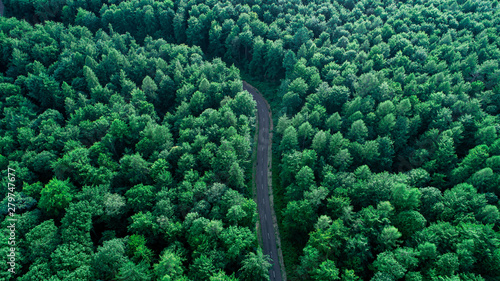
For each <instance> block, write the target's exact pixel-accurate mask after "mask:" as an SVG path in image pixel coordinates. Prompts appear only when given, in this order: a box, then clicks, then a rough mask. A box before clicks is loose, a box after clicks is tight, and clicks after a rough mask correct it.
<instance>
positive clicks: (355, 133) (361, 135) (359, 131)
mask: <svg viewBox="0 0 500 281" xmlns="http://www.w3.org/2000/svg"><path fill="white" fill-rule="evenodd" d="M366 137H368V128H367V127H366V125H365V122H364V121H363V120H356V121H354V122H353V123H352V124H351V128H350V130H349V139H351V140H352V141H357V142H359V143H363V142H364V141H365V139H366Z"/></svg>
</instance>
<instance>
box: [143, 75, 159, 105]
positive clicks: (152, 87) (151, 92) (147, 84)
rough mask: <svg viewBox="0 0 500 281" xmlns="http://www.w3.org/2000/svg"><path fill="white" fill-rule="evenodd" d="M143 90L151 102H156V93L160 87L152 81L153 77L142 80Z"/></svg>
mask: <svg viewBox="0 0 500 281" xmlns="http://www.w3.org/2000/svg"><path fill="white" fill-rule="evenodd" d="M141 89H142V90H143V91H144V93H145V94H146V96H147V97H148V98H149V100H150V101H156V99H157V95H156V92H157V91H158V86H157V85H156V83H155V81H154V80H153V79H151V77H149V76H146V77H144V79H143V80H142V87H141Z"/></svg>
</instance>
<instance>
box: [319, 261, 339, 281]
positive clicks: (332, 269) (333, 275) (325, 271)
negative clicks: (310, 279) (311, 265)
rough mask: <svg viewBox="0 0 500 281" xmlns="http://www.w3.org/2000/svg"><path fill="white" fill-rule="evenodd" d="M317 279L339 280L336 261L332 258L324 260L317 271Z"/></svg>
mask: <svg viewBox="0 0 500 281" xmlns="http://www.w3.org/2000/svg"><path fill="white" fill-rule="evenodd" d="M315 273H316V274H315V276H314V279H315V280H325V281H327V280H328V281H329V280H339V279H340V277H339V270H338V268H337V267H336V266H335V262H334V261H331V260H326V261H324V262H322V263H321V264H320V266H319V268H318V269H317V270H316V272H315Z"/></svg>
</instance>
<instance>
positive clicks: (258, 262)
mask: <svg viewBox="0 0 500 281" xmlns="http://www.w3.org/2000/svg"><path fill="white" fill-rule="evenodd" d="M270 268H271V260H270V258H269V256H266V255H264V254H263V253H262V249H261V248H257V253H253V252H251V253H249V254H248V255H247V256H246V257H245V259H244V260H243V261H242V267H241V269H240V273H241V278H242V280H255V281H261V280H262V281H264V280H269V269H270Z"/></svg>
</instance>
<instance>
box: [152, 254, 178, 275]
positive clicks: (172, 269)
mask: <svg viewBox="0 0 500 281" xmlns="http://www.w3.org/2000/svg"><path fill="white" fill-rule="evenodd" d="M182 262H183V258H182V257H181V256H179V255H178V254H176V253H175V252H172V251H170V250H166V251H165V252H164V253H163V254H162V255H161V256H160V260H159V261H158V263H157V264H155V265H154V272H155V275H156V276H157V278H158V280H176V279H178V278H180V277H181V276H182V275H183V272H184V268H183V266H182Z"/></svg>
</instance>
